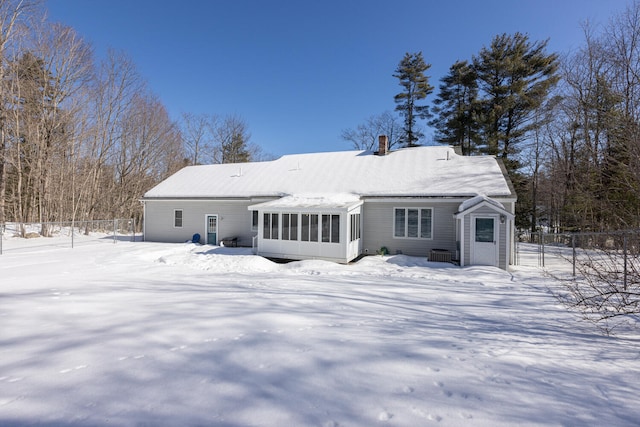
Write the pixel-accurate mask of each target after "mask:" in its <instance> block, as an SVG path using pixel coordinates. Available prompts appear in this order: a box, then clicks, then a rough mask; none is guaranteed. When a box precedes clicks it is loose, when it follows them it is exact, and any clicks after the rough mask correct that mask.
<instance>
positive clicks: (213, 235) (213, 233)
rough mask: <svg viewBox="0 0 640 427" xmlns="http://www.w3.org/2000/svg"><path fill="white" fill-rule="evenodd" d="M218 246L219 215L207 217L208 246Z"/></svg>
mask: <svg viewBox="0 0 640 427" xmlns="http://www.w3.org/2000/svg"><path fill="white" fill-rule="evenodd" d="M217 244H218V215H207V245H217Z"/></svg>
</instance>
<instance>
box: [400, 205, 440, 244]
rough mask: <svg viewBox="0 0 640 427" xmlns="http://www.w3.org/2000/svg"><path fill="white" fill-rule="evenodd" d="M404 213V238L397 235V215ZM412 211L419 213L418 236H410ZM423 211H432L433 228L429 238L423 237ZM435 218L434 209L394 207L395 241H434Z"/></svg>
mask: <svg viewBox="0 0 640 427" xmlns="http://www.w3.org/2000/svg"><path fill="white" fill-rule="evenodd" d="M400 210H402V211H404V235H403V236H398V235H396V215H397V213H396V212H397V211H400ZM410 210H417V211H418V230H417V235H416V236H411V237H410V236H409V211H410ZM423 210H428V211H431V228H430V230H429V237H422V211H423ZM433 217H434V213H433V208H428V207H413V206H408V207H394V208H393V217H392V221H393V238H394V239H410V240H415V239H420V240H433V223H434V220H433Z"/></svg>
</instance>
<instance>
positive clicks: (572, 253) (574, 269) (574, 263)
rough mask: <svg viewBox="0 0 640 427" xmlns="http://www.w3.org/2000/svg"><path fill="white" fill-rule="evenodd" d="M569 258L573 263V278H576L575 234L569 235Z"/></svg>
mask: <svg viewBox="0 0 640 427" xmlns="http://www.w3.org/2000/svg"><path fill="white" fill-rule="evenodd" d="M571 258H572V261H573V277H576V234H575V233H573V234H572V235H571Z"/></svg>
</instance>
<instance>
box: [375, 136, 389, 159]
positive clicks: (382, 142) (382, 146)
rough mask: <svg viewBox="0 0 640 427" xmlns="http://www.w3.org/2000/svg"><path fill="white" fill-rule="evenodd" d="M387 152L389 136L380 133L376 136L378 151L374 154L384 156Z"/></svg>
mask: <svg viewBox="0 0 640 427" xmlns="http://www.w3.org/2000/svg"><path fill="white" fill-rule="evenodd" d="M388 152H389V138H387V135H380V136H379V137H378V151H377V153H376V154H377V155H378V156H386V155H387V153H388Z"/></svg>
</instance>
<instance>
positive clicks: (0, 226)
mask: <svg viewBox="0 0 640 427" xmlns="http://www.w3.org/2000/svg"><path fill="white" fill-rule="evenodd" d="M2 240H4V224H0V255H2Z"/></svg>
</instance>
